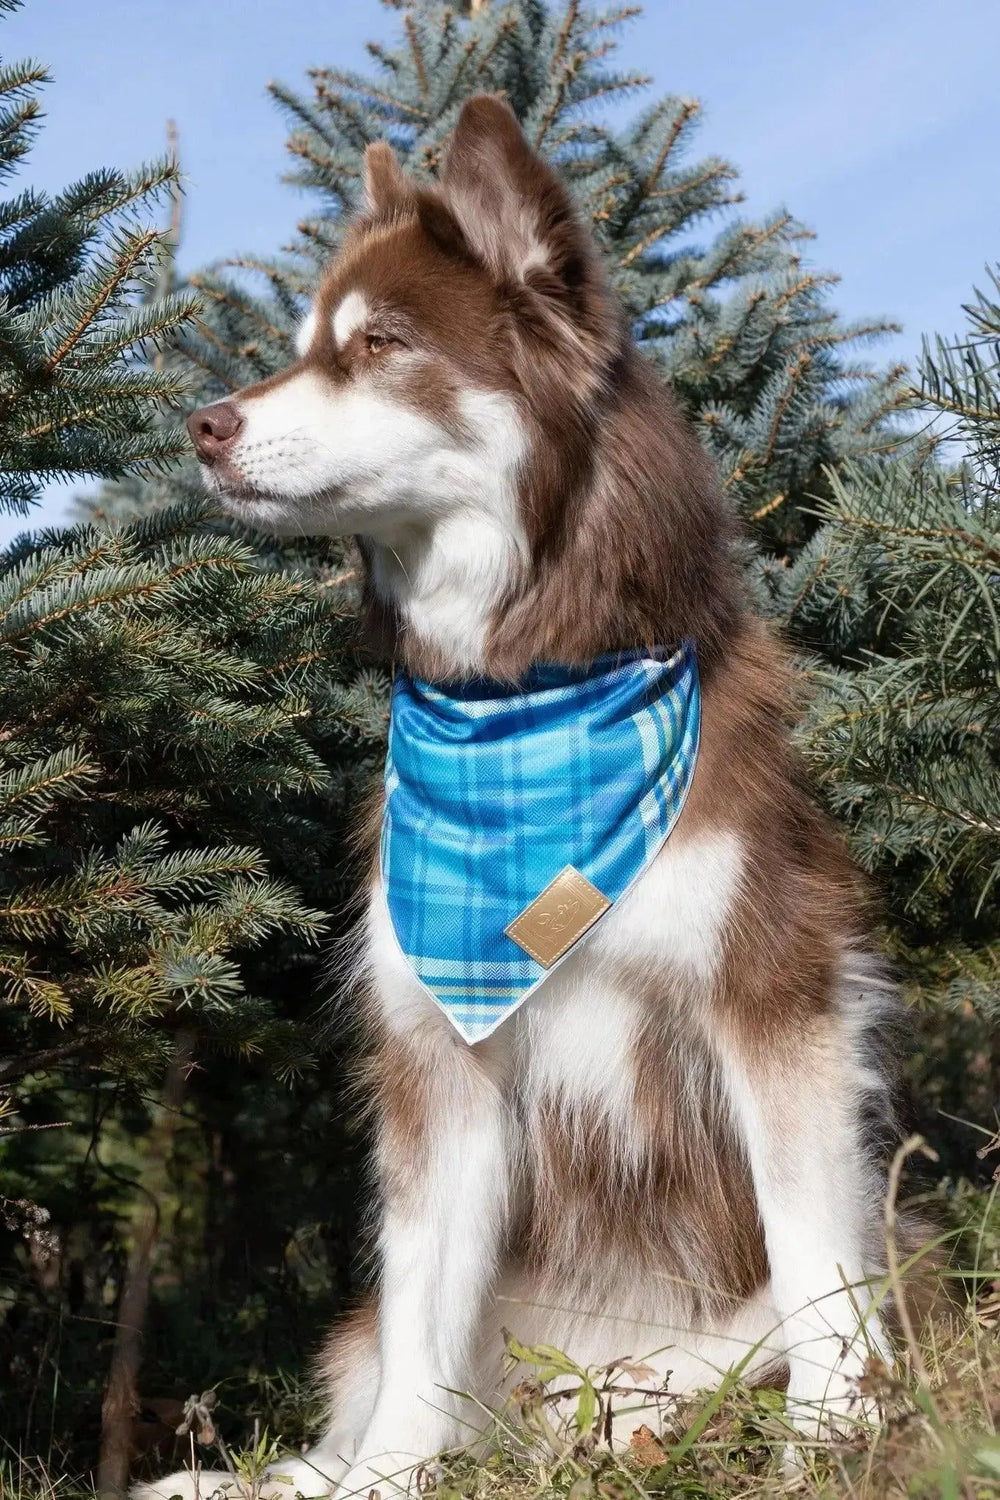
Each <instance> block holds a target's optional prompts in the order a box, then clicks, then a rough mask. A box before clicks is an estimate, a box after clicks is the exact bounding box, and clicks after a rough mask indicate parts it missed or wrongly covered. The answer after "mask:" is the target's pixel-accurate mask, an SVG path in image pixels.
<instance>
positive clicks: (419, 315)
mask: <svg viewBox="0 0 1000 1500" xmlns="http://www.w3.org/2000/svg"><path fill="white" fill-rule="evenodd" d="M620 337H621V330H620V324H619V319H618V317H617V314H616V313H615V311H614V307H613V304H612V302H611V300H610V297H609V294H608V292H607V289H606V287H605V284H604V281H603V278H602V274H601V271H600V268H599V264H598V260H597V256H596V252H595V251H594V250H593V248H592V246H591V243H590V239H589V235H588V234H587V233H586V231H585V230H584V229H583V227H582V226H581V224H580V222H579V220H578V218H577V216H576V214H575V212H574V209H573V206H572V202H571V199H570V196H569V194H568V192H567V191H566V189H565V187H564V186H563V185H562V183H561V182H560V181H559V179H558V178H557V177H556V175H555V174H554V172H552V171H551V169H550V168H549V167H548V166H547V165H546V164H545V163H544V162H543V161H542V160H541V158H540V157H539V156H538V155H537V154H536V153H535V152H534V151H533V150H532V149H531V148H530V146H529V145H528V143H527V141H526V140H525V137H524V135H523V134H522V131H521V129H520V126H519V125H518V123H517V121H516V119H515V117H514V115H513V113H512V112H511V110H510V109H509V108H508V107H507V105H506V104H504V103H502V102H501V101H500V100H499V99H497V98H494V97H491V96H486V95H481V96H478V97H476V98H474V99H472V100H470V101H469V102H468V103H467V104H466V105H465V107H464V109H463V110H462V112H461V116H460V118H459V120H458V124H457V126H456V128H455V131H454V134H453V137H452V141H451V145H450V150H449V152H448V156H447V161H446V164H445V167H444V170H443V172H442V175H441V181H440V185H439V186H436V187H434V188H424V187H419V186H417V184H416V183H414V182H413V181H412V180H410V179H408V178H407V177H406V176H405V175H404V173H403V171H402V169H401V167H400V165H399V163H398V161H397V159H396V157H395V155H394V154H393V152H392V150H391V149H390V148H389V147H388V146H386V145H376V146H371V147H369V149H368V151H367V153H366V157H365V208H364V211H363V213H362V214H361V215H360V216H359V217H358V218H357V219H356V220H355V221H354V222H353V223H352V225H351V226H350V228H349V230H348V232H347V234H346V237H345V241H344V245H343V249H342V251H341V252H340V254H339V255H338V257H337V258H336V260H335V261H334V263H333V264H332V265H331V267H330V269H329V270H328V272H327V273H326V275H325V277H324V279H323V282H322V285H321V287H320V290H319V293H318V295H317V297H316V300H315V303H314V305H313V307H312V309H311V311H310V312H309V314H308V316H307V317H306V319H305V321H304V322H303V324H302V326H301V329H300V331H299V337H298V359H297V360H296V362H295V363H293V364H292V365H291V366H290V368H289V369H287V370H285V371H283V372H282V373H280V374H278V375H275V376H272V377H271V378H270V379H269V380H265V381H262V382H261V383H260V384H259V385H255V386H251V387H249V388H247V389H246V390H243V391H240V392H238V393H237V394H236V395H234V396H233V397H232V398H230V399H229V400H226V401H222V402H219V403H217V404H216V405H214V406H209V407H204V408H202V409H201V410H200V411H196V412H195V413H194V414H193V415H192V416H191V417H190V419H189V422H188V426H189V429H190V432H191V436H192V438H193V440H194V445H195V448H196V450H197V453H198V457H199V459H200V460H201V463H202V466H203V473H204V477H205V482H206V484H207V486H208V488H209V489H210V490H211V491H213V492H215V493H216V494H218V495H219V496H220V498H221V500H222V501H223V503H224V504H225V505H226V507H227V508H228V509H229V510H230V511H231V513H232V514H234V515H235V516H236V517H237V518H239V519H240V520H242V521H244V522H246V523H248V524H251V525H255V526H258V527H261V528H262V529H266V530H268V531H273V532H280V533H286V534H287V533H292V534H295V533H302V534H310V533H312V534H327V535H332V534H343V533H351V532H358V533H362V534H364V535H368V536H370V537H372V538H374V539H375V540H376V541H383V542H385V543H386V544H387V545H388V546H390V547H396V545H397V543H398V542H399V539H400V538H401V537H403V538H405V537H407V536H413V535H416V534H418V533H419V532H420V531H421V530H422V529H424V528H426V527H427V526H429V525H437V524H439V523H441V522H445V523H447V522H448V521H449V518H453V517H460V516H463V515H464V516H468V515H469V514H470V512H471V511H474V512H475V513H476V516H477V523H478V524H479V525H480V526H486V527H487V528H490V527H492V528H493V529H494V530H495V531H496V533H497V538H498V545H499V539H500V538H501V537H502V538H503V548H504V549H505V550H506V551H507V553H509V554H511V556H512V558H513V559H515V560H516V557H517V556H518V555H520V556H521V557H527V556H528V555H529V554H530V551H531V548H532V546H533V545H534V544H535V542H536V541H537V533H538V528H539V527H541V526H544V525H545V524H546V517H545V515H544V511H545V509H546V506H545V504H544V503H543V500H542V498H541V496H540V489H545V488H546V487H547V489H548V491H550V492H551V491H552V490H554V489H555V488H557V487H558V485H559V482H560V474H559V473H558V472H553V471H559V470H560V468H561V466H563V467H564V466H568V468H569V469H572V468H574V467H575V468H576V469H577V470H579V468H580V465H581V456H580V448H581V445H585V442H586V437H585V430H586V426H587V421H586V413H587V409H588V406H589V404H590V403H591V402H592V400H593V399H594V398H595V397H596V395H597V393H598V392H599V390H600V389H601V387H602V384H603V383H604V382H605V379H606V373H607V369H608V366H609V361H610V359H611V358H612V353H613V349H614V347H615V345H616V343H617V341H618V340H619V339H620ZM542 447H544V452H545V457H544V459H542V460H541V462H542V465H543V467H544V468H545V469H546V470H547V471H548V472H547V474H543V475H541V476H539V475H538V472H537V470H538V464H537V463H536V462H533V461H532V460H533V459H535V458H536V457H537V452H538V450H539V449H540V448H542Z"/></svg>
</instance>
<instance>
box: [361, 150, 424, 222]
mask: <svg viewBox="0 0 1000 1500" xmlns="http://www.w3.org/2000/svg"><path fill="white" fill-rule="evenodd" d="M364 184H365V196H364V206H365V212H366V213H369V214H371V216H372V217H373V218H376V219H383V218H386V219H387V218H391V217H392V215H393V214H395V213H398V212H399V210H400V209H403V208H406V207H407V206H408V205H410V204H412V202H413V188H412V186H411V185H410V183H409V181H408V180H407V177H406V173H405V172H404V171H403V169H402V167H401V166H400V165H399V158H398V156H397V155H396V153H395V151H393V149H392V147H391V146H390V145H389V144H388V143H387V142H386V141H376V142H375V144H374V145H372V146H366V147H365V163H364Z"/></svg>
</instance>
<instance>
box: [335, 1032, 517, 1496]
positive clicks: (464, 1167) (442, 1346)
mask: <svg viewBox="0 0 1000 1500" xmlns="http://www.w3.org/2000/svg"><path fill="white" fill-rule="evenodd" d="M497 1055H498V1048H497V1046H496V1044H485V1045H484V1046H483V1047H478V1048H475V1049H473V1048H470V1047H469V1046H467V1045H466V1044H465V1043H464V1042H461V1041H459V1040H458V1039H457V1038H454V1037H453V1035H452V1034H451V1030H450V1027H449V1025H448V1023H447V1022H446V1021H444V1020H443V1019H437V1018H434V1019H432V1020H429V1021H428V1022H427V1024H426V1025H423V1026H421V1027H420V1028H418V1030H417V1031H415V1032H414V1033H413V1034H411V1035H410V1036H409V1037H407V1038H406V1039H405V1040H398V1039H397V1040H395V1041H393V1042H391V1043H390V1044H389V1046H388V1047H387V1048H386V1049H385V1051H384V1053H383V1057H382V1062H381V1069H382V1090H381V1091H382V1100H383V1110H382V1126H381V1137H380V1141H379V1168H380V1178H381V1187H382V1197H383V1218H382V1225H381V1235H380V1251H381V1296H380V1311H379V1350H380V1362H381V1378H380V1383H379V1388H378V1395H377V1397H376V1400H375V1407H374V1410H373V1413H372V1417H371V1421H370V1423H369V1426H368V1429H367V1431H366V1433H365V1436H364V1439H363V1441H362V1443H361V1446H360V1449H359V1453H360V1459H359V1461H358V1462H357V1463H355V1465H354V1466H353V1468H352V1469H351V1470H350V1472H349V1473H348V1474H347V1475H346V1476H345V1477H344V1479H343V1480H342V1481H341V1487H340V1490H339V1493H340V1494H341V1495H344V1496H346V1495H347V1494H349V1493H352V1492H360V1494H361V1495H363V1496H367V1495H368V1493H369V1491H370V1490H372V1489H378V1490H380V1491H381V1492H382V1495H383V1496H386V1495H388V1494H391V1493H395V1492H396V1491H398V1490H406V1489H407V1488H408V1486H409V1485H410V1484H411V1482H412V1475H413V1473H414V1470H415V1469H416V1468H418V1467H419V1465H420V1464H421V1463H423V1462H424V1461H426V1460H427V1459H430V1458H433V1456H434V1455H435V1454H437V1453H439V1452H440V1451H441V1450H442V1449H444V1448H447V1447H450V1446H453V1445H454V1444H456V1443H460V1442H462V1441H466V1440H469V1439H471V1438H472V1437H473V1436H474V1432H475V1429H474V1427H473V1426H471V1425H469V1418H470V1416H474V1408H471V1407H470V1406H469V1404H468V1403H464V1404H463V1402H462V1400H461V1397H460V1396H456V1395H455V1394H453V1392H463V1391H466V1390H468V1389H469V1388H470V1386H471V1385H473V1384H474V1370H473V1363H474V1350H475V1347H476V1340H477V1335H478V1332H479V1326H480V1319H481V1313H482V1309H483V1304H484V1302H485V1300H486V1299H487V1297H488V1296H489V1295H490V1293H491V1290H492V1287H493V1283H494V1277H495V1272H496V1268H497V1259H498V1252H499V1247H500V1243H501V1240H502V1238H503V1235H504V1231H505V1228H506V1222H507V1205H508V1198H509V1184H510V1179H511V1164H510V1154H511V1139H512V1135H511V1131H510V1129H509V1125H508V1117H507V1107H506V1105H505V1102H504V1099H503V1094H502V1089H501V1086H500V1081H499V1077H498V1072H499V1071H500V1070H499V1069H498V1068H497V1066H496V1063H497ZM463 1405H464V1412H465V1420H464V1421H463V1416H462V1410H463Z"/></svg>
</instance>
